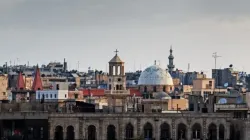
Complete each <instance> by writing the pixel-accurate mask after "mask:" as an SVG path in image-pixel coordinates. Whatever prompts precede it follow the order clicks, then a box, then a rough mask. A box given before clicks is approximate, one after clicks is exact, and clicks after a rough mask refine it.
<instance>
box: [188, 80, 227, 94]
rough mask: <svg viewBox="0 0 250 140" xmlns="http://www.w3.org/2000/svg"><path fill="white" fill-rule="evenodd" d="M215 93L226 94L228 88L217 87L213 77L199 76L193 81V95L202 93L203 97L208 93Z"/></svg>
mask: <svg viewBox="0 0 250 140" xmlns="http://www.w3.org/2000/svg"><path fill="white" fill-rule="evenodd" d="M214 93H221V94H226V93H227V89H217V88H215V81H214V79H211V78H198V79H196V80H194V81H193V88H192V94H193V95H201V96H202V97H204V98H207V97H208V95H210V94H214Z"/></svg>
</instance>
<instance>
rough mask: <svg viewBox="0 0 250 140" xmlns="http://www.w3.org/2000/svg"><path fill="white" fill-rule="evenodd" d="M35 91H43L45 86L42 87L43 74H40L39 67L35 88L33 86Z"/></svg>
mask: <svg viewBox="0 0 250 140" xmlns="http://www.w3.org/2000/svg"><path fill="white" fill-rule="evenodd" d="M32 89H33V90H35V91H36V90H43V85H42V80H41V74H40V69H39V67H38V65H37V68H36V73H35V78H34V81H33V86H32Z"/></svg>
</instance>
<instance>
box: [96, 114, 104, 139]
mask: <svg viewBox="0 0 250 140" xmlns="http://www.w3.org/2000/svg"><path fill="white" fill-rule="evenodd" d="M104 128H105V127H104V126H103V120H102V119H100V120H99V130H98V129H96V130H97V131H99V132H97V134H98V136H97V137H96V138H97V139H99V140H105V138H104V133H105V131H104Z"/></svg>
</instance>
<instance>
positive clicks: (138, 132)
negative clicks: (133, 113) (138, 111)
mask: <svg viewBox="0 0 250 140" xmlns="http://www.w3.org/2000/svg"><path fill="white" fill-rule="evenodd" d="M140 136H141V119H140V118H137V137H138V138H139V137H140Z"/></svg>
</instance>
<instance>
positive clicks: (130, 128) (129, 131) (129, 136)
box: [125, 123, 134, 140]
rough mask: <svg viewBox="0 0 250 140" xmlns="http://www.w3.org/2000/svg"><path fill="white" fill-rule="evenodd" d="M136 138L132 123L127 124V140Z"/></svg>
mask: <svg viewBox="0 0 250 140" xmlns="http://www.w3.org/2000/svg"><path fill="white" fill-rule="evenodd" d="M133 137H134V127H133V125H132V124H131V123H129V124H127V126H126V134H125V139H126V140H130V139H132V138H133Z"/></svg>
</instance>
